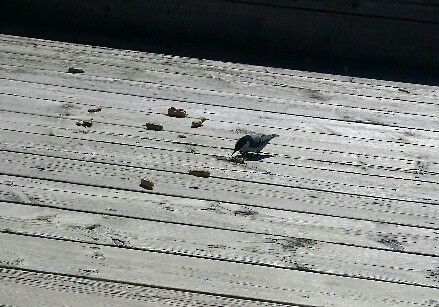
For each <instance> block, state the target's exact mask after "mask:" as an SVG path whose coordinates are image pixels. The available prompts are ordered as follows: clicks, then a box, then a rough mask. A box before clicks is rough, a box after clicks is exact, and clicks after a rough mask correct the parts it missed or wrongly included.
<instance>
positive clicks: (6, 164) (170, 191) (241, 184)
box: [0, 152, 437, 224]
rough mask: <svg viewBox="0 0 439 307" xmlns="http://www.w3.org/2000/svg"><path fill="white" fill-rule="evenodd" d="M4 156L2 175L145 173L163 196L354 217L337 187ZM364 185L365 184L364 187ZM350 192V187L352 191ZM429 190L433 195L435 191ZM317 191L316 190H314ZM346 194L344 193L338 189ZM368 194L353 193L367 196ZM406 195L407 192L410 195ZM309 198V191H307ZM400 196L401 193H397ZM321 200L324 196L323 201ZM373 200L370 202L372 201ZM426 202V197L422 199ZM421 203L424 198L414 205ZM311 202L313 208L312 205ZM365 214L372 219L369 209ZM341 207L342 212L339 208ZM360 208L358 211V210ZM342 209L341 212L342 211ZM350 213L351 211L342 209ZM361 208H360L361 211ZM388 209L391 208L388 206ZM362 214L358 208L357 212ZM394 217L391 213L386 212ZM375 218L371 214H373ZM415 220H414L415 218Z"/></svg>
mask: <svg viewBox="0 0 439 307" xmlns="http://www.w3.org/2000/svg"><path fill="white" fill-rule="evenodd" d="M3 157H4V158H3V161H0V166H1V169H2V172H3V173H5V174H13V175H20V176H32V177H38V178H43V179H46V178H47V179H55V180H67V181H71V182H78V183H84V184H92V185H100V184H103V185H108V186H111V187H117V188H123V189H134V190H139V191H140V190H142V189H141V188H140V187H138V185H139V178H140V177H141V176H144V175H146V176H147V177H149V178H151V179H152V180H153V181H155V182H156V186H155V189H154V191H155V192H157V193H161V194H165V195H178V196H184V197H192V198H201V199H209V200H213V201H228V202H234V203H239V204H244V205H246V204H248V205H256V206H263V207H270V208H276V209H281V210H293V211H296V210H298V211H306V212H317V213H324V214H331V215H337V216H356V217H358V215H357V214H358V213H356V211H357V210H358V209H359V208H355V207H352V206H346V207H342V208H340V207H339V206H338V205H337V203H336V199H337V197H338V196H339V194H340V192H338V193H337V191H333V192H335V193H328V192H327V191H319V190H315V189H301V188H296V187H290V186H284V185H272V184H269V183H264V182H260V183H259V182H254V181H230V180H229V179H228V178H223V177H221V176H215V172H213V176H211V177H210V178H207V179H205V178H199V177H194V176H191V175H188V174H187V171H189V168H188V167H183V168H181V171H178V172H177V171H174V172H169V171H164V170H158V169H154V168H147V169H145V168H142V167H137V166H128V165H127V166H124V165H117V164H108V163H103V162H84V161H78V160H73V159H62V158H56V157H48V156H39V155H33V154H24V153H20V152H3ZM351 188H352V187H351ZM409 188H410V186H407V190H402V189H401V190H399V189H396V191H392V193H391V194H390V193H389V192H386V190H385V189H383V192H379V191H377V192H375V193H373V194H372V193H370V192H369V193H368V194H367V195H369V196H374V197H373V198H372V199H370V198H369V202H367V201H366V206H367V207H372V208H373V207H375V206H376V205H375V204H373V201H372V200H374V199H375V198H380V197H381V198H384V199H385V200H388V199H389V196H391V198H390V199H392V200H399V201H404V200H418V201H419V200H423V199H422V198H421V197H422V195H419V192H420V191H421V188H422V186H421V187H420V188H419V190H420V191H419V192H418V195H411V194H410V190H409ZM362 189H364V188H362ZM207 191H215V193H208V194H207V195H206V192H207ZM351 192H352V190H351ZM433 192H434V193H435V194H433ZM302 193H305V195H309V194H312V195H314V198H315V196H317V195H318V196H317V199H314V201H313V202H310V203H303V202H302V201H301V198H300V196H299V195H301V194H302ZM316 193H317V194H316ZM425 193H426V195H428V197H429V202H427V204H428V203H431V201H433V202H434V201H436V202H437V198H435V197H436V196H435V195H436V192H435V191H430V193H428V190H426V191H425ZM341 194H344V193H341ZM367 195H362V194H360V195H355V194H354V195H352V194H350V196H354V198H355V197H356V196H367ZM409 195H410V197H408V196H409ZM308 197H309V196H308ZM398 197H400V198H401V199H400V198H398ZM324 200H325V201H324ZM327 200H329V202H330V203H332V202H335V206H334V207H332V206H330V208H328V206H327V203H326V201H327ZM370 201H372V204H370ZM424 201H425V200H424ZM418 205H422V203H420V204H418ZM311 206H313V208H312V209H311ZM367 207H366V212H368V214H369V218H372V216H373V215H372V216H371V215H370V214H372V212H373V211H372V212H370V211H369V210H367ZM342 210H343V211H342ZM358 211H360V210H358ZM379 211H381V212H374V213H375V214H376V215H375V218H376V220H381V219H380V214H382V210H379ZM342 212H343V213H344V214H343V213H342ZM347 212H349V214H346V213H347ZM360 212H361V211H360ZM389 213H392V211H390V212H389ZM360 214H361V213H360ZM389 218H390V219H392V217H391V216H390V217H389ZM372 219H373V218H372ZM415 224H416V223H415Z"/></svg>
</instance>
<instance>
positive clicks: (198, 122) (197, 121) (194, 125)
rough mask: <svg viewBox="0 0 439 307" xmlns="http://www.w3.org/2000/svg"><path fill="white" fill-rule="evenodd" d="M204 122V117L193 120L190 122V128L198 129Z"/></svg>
mask: <svg viewBox="0 0 439 307" xmlns="http://www.w3.org/2000/svg"><path fill="white" fill-rule="evenodd" d="M205 121H206V118H205V117H200V118H197V119H195V120H194V121H193V122H192V128H198V127H201V126H202V125H203V123H204V122H205Z"/></svg>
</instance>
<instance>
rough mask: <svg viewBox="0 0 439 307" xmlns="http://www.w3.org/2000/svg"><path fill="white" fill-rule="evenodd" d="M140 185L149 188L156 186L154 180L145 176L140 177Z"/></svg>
mask: <svg viewBox="0 0 439 307" xmlns="http://www.w3.org/2000/svg"><path fill="white" fill-rule="evenodd" d="M140 186H141V187H142V188H145V189H147V190H152V188H153V187H154V181H152V180H150V179H147V178H145V177H142V178H140Z"/></svg>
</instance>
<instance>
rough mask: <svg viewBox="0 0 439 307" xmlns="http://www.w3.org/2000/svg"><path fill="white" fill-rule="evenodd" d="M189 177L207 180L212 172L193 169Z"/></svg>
mask: <svg viewBox="0 0 439 307" xmlns="http://www.w3.org/2000/svg"><path fill="white" fill-rule="evenodd" d="M189 175H193V176H197V177H204V178H207V177H209V176H210V172H209V171H208V170H204V169H192V170H190V171H189Z"/></svg>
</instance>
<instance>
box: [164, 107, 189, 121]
mask: <svg viewBox="0 0 439 307" xmlns="http://www.w3.org/2000/svg"><path fill="white" fill-rule="evenodd" d="M168 116H171V117H177V118H184V117H186V116H187V113H186V111H185V110H183V109H177V108H175V107H170V108H169V109H168Z"/></svg>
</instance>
